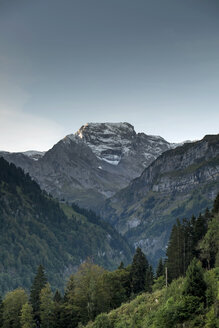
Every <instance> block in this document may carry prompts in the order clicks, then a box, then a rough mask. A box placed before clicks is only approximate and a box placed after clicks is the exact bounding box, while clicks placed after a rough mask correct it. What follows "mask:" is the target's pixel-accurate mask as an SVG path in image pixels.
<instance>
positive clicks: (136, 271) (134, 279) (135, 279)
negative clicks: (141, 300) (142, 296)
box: [131, 247, 149, 294]
mask: <svg viewBox="0 0 219 328" xmlns="http://www.w3.org/2000/svg"><path fill="white" fill-rule="evenodd" d="M148 268H149V264H148V261H147V259H146V256H145V255H144V253H143V252H142V250H141V249H140V247H138V248H137V249H136V252H135V255H134V257H133V261H132V266H131V284H132V292H133V293H134V294H138V293H140V292H142V291H144V290H145V286H146V272H147V270H148Z"/></svg>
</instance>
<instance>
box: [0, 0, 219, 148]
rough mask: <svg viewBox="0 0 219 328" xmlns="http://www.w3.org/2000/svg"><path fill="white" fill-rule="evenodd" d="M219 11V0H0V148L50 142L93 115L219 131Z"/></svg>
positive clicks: (148, 125) (180, 129)
mask: <svg viewBox="0 0 219 328" xmlns="http://www.w3.org/2000/svg"><path fill="white" fill-rule="evenodd" d="M218 17H219V2H218V0H214V1H213V0H205V1H204V0H203V1H200V0H184V1H182V0H165V1H164V0H142V1H141V0H135V1H134V0H132V1H130V0H110V1H107V0H78V1H75V0H62V1H61V0H37V1H30V0H20V1H17V0H3V1H0V44H1V48H0V49H1V50H0V150H8V151H24V150H28V149H37V150H47V149H49V148H51V147H52V146H53V144H54V143H56V142H57V141H58V140H59V139H61V138H62V137H64V136H65V135H66V134H69V133H74V132H75V131H76V130H78V129H79V128H80V126H81V125H83V124H85V123H86V122H105V121H107V122H120V121H121V122H124V121H125V122H129V123H131V124H133V125H134V126H135V129H136V131H137V132H145V133H147V134H155V135H161V136H162V137H164V138H165V139H167V140H168V141H172V142H179V141H182V140H187V139H190V140H194V139H200V138H202V137H203V136H204V135H205V134H215V133H219V131H218V130H219V129H218V122H219V110H218V104H219V92H218V90H219V56H218V54H219V19H218Z"/></svg>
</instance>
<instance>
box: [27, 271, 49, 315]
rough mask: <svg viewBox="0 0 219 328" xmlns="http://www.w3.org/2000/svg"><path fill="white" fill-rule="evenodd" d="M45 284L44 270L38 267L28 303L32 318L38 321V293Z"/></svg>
mask: <svg viewBox="0 0 219 328" xmlns="http://www.w3.org/2000/svg"><path fill="white" fill-rule="evenodd" d="M46 282H47V278H46V276H45V272H44V268H43V266H42V265H40V266H39V267H38V269H37V273H36V276H35V278H34V281H33V285H32V287H31V291H30V302H31V304H32V307H33V312H34V316H35V318H36V319H38V320H39V311H40V293H41V290H42V289H43V287H44V286H45V285H46Z"/></svg>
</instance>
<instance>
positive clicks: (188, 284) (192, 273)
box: [183, 259, 207, 302]
mask: <svg viewBox="0 0 219 328" xmlns="http://www.w3.org/2000/svg"><path fill="white" fill-rule="evenodd" d="M206 289H207V286H206V282H205V280H204V273H203V269H202V267H201V264H200V262H198V261H197V259H193V260H192V262H191V264H190V265H189V267H188V270H187V272H186V280H185V284H184V290H183V295H187V296H194V297H197V298H199V301H200V302H206V295H205V292H206Z"/></svg>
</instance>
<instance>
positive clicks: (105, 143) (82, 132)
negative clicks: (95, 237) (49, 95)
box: [0, 122, 176, 210]
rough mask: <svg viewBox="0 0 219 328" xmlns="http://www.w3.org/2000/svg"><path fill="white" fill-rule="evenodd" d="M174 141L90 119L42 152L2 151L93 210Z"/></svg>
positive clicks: (52, 189)
mask: <svg viewBox="0 0 219 328" xmlns="http://www.w3.org/2000/svg"><path fill="white" fill-rule="evenodd" d="M175 146H176V145H175V144H174V145H172V144H170V143H168V142H167V141H166V140H164V139H163V138H162V137H158V136H148V135H146V134H144V133H136V132H135V130H134V127H133V126H132V125H131V124H129V123H126V122H124V123H89V124H85V125H83V126H82V127H81V128H80V129H79V130H78V131H77V132H76V133H75V134H70V135H67V136H66V137H64V138H63V139H61V140H60V141H59V142H58V143H57V144H55V145H54V146H53V147H52V148H51V149H50V150H49V151H47V152H45V154H39V153H37V154H36V153H35V154H31V153H29V154H31V156H27V155H28V153H6V152H3V153H0V154H1V155H2V156H3V157H4V158H5V159H6V160H8V161H9V162H13V163H14V164H15V165H16V166H19V167H22V168H23V169H24V171H25V172H28V173H29V174H30V175H31V177H32V178H34V179H35V180H36V181H37V182H38V183H39V184H40V186H41V188H42V189H44V190H46V191H47V192H49V193H51V194H52V195H53V196H54V197H56V198H58V199H65V200H66V201H69V202H76V203H78V204H79V205H80V206H82V207H86V208H91V209H95V210H97V209H98V208H99V207H100V206H101V204H103V202H104V200H105V199H107V198H109V197H111V196H113V195H114V194H115V193H116V192H117V191H118V190H120V189H121V188H123V187H125V186H127V185H128V184H129V182H130V181H131V180H132V179H133V178H135V177H137V176H139V175H140V174H141V172H142V171H143V169H144V168H145V167H147V166H148V165H149V164H150V163H151V162H152V161H153V160H154V159H155V158H157V157H158V156H159V155H160V154H161V153H163V152H164V151H166V150H168V149H170V148H172V147H175ZM41 155H42V156H41ZM36 156H37V157H36Z"/></svg>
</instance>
